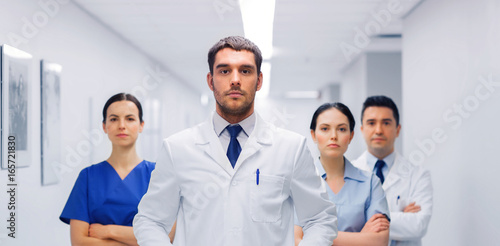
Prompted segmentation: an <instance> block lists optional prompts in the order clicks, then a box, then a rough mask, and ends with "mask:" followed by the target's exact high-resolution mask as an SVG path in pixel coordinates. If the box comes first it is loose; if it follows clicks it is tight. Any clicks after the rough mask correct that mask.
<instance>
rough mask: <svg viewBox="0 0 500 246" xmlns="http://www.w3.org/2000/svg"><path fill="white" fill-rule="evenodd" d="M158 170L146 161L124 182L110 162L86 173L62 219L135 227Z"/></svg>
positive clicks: (85, 171) (79, 182)
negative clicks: (142, 201) (141, 203)
mask: <svg viewBox="0 0 500 246" xmlns="http://www.w3.org/2000/svg"><path fill="white" fill-rule="evenodd" d="M154 168H155V163H153V162H149V161H146V160H144V161H142V162H141V163H139V164H138V165H137V166H136V167H135V168H134V169H133V170H132V171H130V173H129V174H128V175H127V176H126V177H125V178H124V179H123V180H122V179H121V178H120V176H119V175H118V173H117V172H116V171H115V169H114V168H113V167H112V166H111V164H109V163H108V162H107V161H103V162H101V163H99V164H95V165H92V166H89V167H87V168H85V169H83V170H82V171H81V172H80V175H79V176H78V179H77V180H76V182H75V186H74V187H73V190H72V191H71V194H70V195H69V198H68V201H67V202H66V206H65V207H64V210H63V212H62V214H61V216H60V217H59V219H60V220H61V221H63V222H64V223H67V224H69V222H70V220H71V219H76V220H81V221H85V222H87V223H89V224H93V223H99V224H103V225H109V224H113V225H123V226H132V220H133V219H134V216H135V215H136V214H137V206H138V205H139V202H140V200H141V198H142V196H144V194H145V193H146V191H147V190H148V186H149V180H150V179H151V172H152V171H153V170H154Z"/></svg>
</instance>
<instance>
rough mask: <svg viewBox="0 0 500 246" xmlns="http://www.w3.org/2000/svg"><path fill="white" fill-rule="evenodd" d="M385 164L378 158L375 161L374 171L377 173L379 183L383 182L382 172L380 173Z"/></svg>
mask: <svg viewBox="0 0 500 246" xmlns="http://www.w3.org/2000/svg"><path fill="white" fill-rule="evenodd" d="M384 166H385V161H383V160H378V161H377V162H376V163H375V169H376V172H375V174H376V175H377V177H378V178H379V179H380V183H382V184H384V180H385V179H384V174H383V173H382V168H383V167H384Z"/></svg>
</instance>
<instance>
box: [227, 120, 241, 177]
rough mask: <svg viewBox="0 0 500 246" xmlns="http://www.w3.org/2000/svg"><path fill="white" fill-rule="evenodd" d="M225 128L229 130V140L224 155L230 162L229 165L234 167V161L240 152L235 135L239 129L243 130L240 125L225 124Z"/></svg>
mask: <svg viewBox="0 0 500 246" xmlns="http://www.w3.org/2000/svg"><path fill="white" fill-rule="evenodd" d="M226 129H227V131H228V132H229V135H231V140H230V141H229V146H228V147H227V153H226V155H227V158H228V159H229V162H231V166H233V168H234V165H235V164H236V161H237V160H238V157H239V156H240V152H241V146H240V143H239V142H238V139H237V138H236V137H237V136H238V134H239V133H240V132H241V130H243V128H241V126H240V125H232V126H231V125H230V126H227V127H226Z"/></svg>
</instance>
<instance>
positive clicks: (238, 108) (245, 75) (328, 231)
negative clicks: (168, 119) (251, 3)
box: [133, 37, 337, 246]
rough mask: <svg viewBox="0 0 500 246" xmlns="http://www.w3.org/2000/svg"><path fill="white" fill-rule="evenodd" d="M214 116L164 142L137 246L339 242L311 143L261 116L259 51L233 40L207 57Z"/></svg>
mask: <svg viewBox="0 0 500 246" xmlns="http://www.w3.org/2000/svg"><path fill="white" fill-rule="evenodd" d="M208 63H209V68H210V72H209V73H208V74H207V83H208V86H209V88H210V89H211V90H212V91H213V93H214V97H215V101H216V112H214V113H213V114H212V117H210V119H208V120H207V121H205V122H203V123H201V124H200V125H197V126H195V127H193V128H190V129H187V130H184V131H182V132H180V133H177V134H174V135H172V136H171V137H169V138H167V139H165V140H164V141H163V148H162V150H161V151H160V155H159V157H158V161H157V163H156V169H155V171H154V172H153V174H152V177H151V182H150V185H149V189H148V192H147V193H146V195H145V196H144V197H143V199H142V201H141V202H140V204H139V212H138V214H137V215H136V217H135V219H134V224H133V226H134V234H135V236H136V238H137V241H138V243H139V245H170V240H169V238H168V233H169V231H170V228H171V227H172V225H173V224H174V222H175V221H176V219H177V229H176V233H175V239H174V242H173V244H174V245H227V246H241V245H249V246H250V245H251V246H255V245H266V246H267V245H280V246H281V245H290V246H291V245H294V237H293V224H294V220H293V211H294V207H295V209H296V211H297V216H298V219H299V221H301V222H302V223H303V224H305V226H304V240H303V241H302V244H301V245H314V246H318V245H324V246H327V245H328V246H330V245H332V242H333V239H334V238H335V237H336V235H337V217H336V209H335V205H334V204H333V203H331V202H330V201H329V200H328V197H327V193H326V189H325V186H324V185H323V183H322V182H321V179H320V177H319V176H318V175H317V174H316V171H315V170H316V169H315V167H314V164H313V159H312V157H311V155H310V153H309V151H308V149H307V146H306V140H305V138H304V137H302V136H300V135H298V134H295V133H292V132H289V131H286V130H283V129H279V128H276V127H275V126H273V125H272V124H270V123H267V122H265V121H264V120H262V119H261V118H260V117H259V115H257V113H255V112H254V98H255V94H256V92H257V91H258V90H259V89H260V88H261V86H262V76H263V75H262V73H261V72H260V66H261V63H262V56H261V53H260V50H259V49H258V47H257V46H255V45H254V44H253V43H252V42H250V41H249V40H247V39H245V38H242V37H227V38H224V39H222V40H220V41H219V42H218V43H217V44H215V45H214V46H213V47H212V48H211V49H210V51H209V53H208Z"/></svg>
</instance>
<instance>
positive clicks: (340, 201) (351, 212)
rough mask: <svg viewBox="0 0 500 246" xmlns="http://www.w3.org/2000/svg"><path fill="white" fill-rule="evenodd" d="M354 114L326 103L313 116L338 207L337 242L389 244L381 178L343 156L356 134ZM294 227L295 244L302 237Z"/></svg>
mask: <svg viewBox="0 0 500 246" xmlns="http://www.w3.org/2000/svg"><path fill="white" fill-rule="evenodd" d="M354 124H355V122H354V117H353V116H352V113H351V111H350V110H349V108H348V107H347V106H345V105H344V104H342V103H338V102H337V103H325V104H323V105H321V106H320V107H319V108H318V109H317V110H316V112H315V113H314V115H313V119H312V122H311V127H310V128H311V136H312V138H313V140H314V142H315V143H316V145H317V146H318V149H319V152H320V162H321V165H320V166H321V167H322V168H319V169H320V170H322V173H321V174H322V177H323V179H324V180H325V182H326V184H327V187H328V188H327V191H328V196H329V197H330V200H331V201H333V202H334V203H335V205H336V207H337V216H338V229H339V233H338V237H337V238H336V239H335V241H334V242H333V243H334V245H387V244H388V240H389V217H388V215H389V208H388V206H387V201H386V199H385V193H384V190H383V189H382V185H381V184H380V180H379V179H378V177H377V176H375V175H373V174H372V173H369V172H366V171H362V170H360V169H358V168H356V167H354V166H353V165H352V164H351V163H350V162H349V160H347V159H346V158H345V157H344V153H345V152H346V151H347V147H348V146H349V143H350V142H351V140H352V138H353V136H354ZM302 236H303V232H302V227H300V226H297V225H296V226H295V244H296V245H298V243H299V242H300V241H301V240H302Z"/></svg>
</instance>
